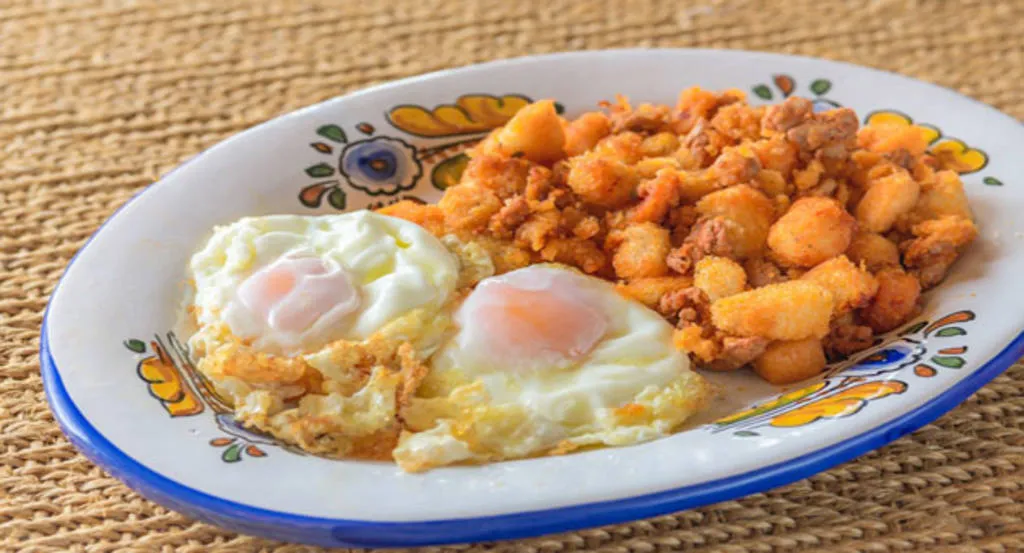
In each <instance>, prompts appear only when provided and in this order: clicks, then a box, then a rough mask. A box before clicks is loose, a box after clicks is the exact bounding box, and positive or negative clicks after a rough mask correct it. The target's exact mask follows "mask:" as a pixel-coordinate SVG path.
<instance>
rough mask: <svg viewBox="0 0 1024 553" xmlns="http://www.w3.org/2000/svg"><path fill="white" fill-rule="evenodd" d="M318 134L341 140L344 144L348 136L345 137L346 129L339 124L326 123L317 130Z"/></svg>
mask: <svg viewBox="0 0 1024 553" xmlns="http://www.w3.org/2000/svg"><path fill="white" fill-rule="evenodd" d="M316 134H319V135H320V136H322V137H324V138H326V139H328V140H333V141H335V142H341V143H342V144H344V143H345V142H346V141H347V140H348V138H346V137H345V131H343V130H341V127H339V126H337V125H324V126H322V127H320V128H319V129H317V130H316Z"/></svg>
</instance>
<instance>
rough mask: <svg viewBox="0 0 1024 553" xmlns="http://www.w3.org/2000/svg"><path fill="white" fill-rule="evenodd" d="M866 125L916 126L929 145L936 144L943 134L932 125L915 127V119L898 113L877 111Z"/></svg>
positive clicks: (869, 117) (870, 116)
mask: <svg viewBox="0 0 1024 553" xmlns="http://www.w3.org/2000/svg"><path fill="white" fill-rule="evenodd" d="M866 123H867V124H868V125H896V126H899V127H910V126H915V127H917V128H918V129H920V130H921V131H920V132H921V136H923V137H924V140H925V142H926V143H927V144H932V143H934V142H935V141H936V140H938V139H939V138H940V137H941V136H942V132H941V131H939V129H937V128H935V127H933V126H931V125H923V124H917V125H914V120H913V119H911V118H910V117H909V116H908V115H904V114H902V113H900V112H898V111H876V112H874V113H872V114H871V115H869V116H868V119H867V121H866Z"/></svg>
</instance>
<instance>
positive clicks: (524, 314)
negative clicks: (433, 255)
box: [457, 275, 608, 367]
mask: <svg viewBox="0 0 1024 553" xmlns="http://www.w3.org/2000/svg"><path fill="white" fill-rule="evenodd" d="M536 276H539V275H536ZM543 277H544V278H543V279H541V280H540V281H537V282H508V281H502V280H501V277H497V278H496V279H494V280H491V281H485V282H483V283H481V284H480V285H479V286H478V287H477V289H476V290H475V291H474V292H473V293H472V294H471V295H470V297H469V298H467V301H466V303H465V304H464V305H463V306H462V308H461V309H460V311H459V314H458V315H457V320H458V322H459V324H460V326H462V328H463V332H466V331H467V330H468V332H466V335H467V336H472V337H473V338H471V341H473V342H477V343H473V344H466V347H469V348H472V349H475V350H477V351H487V352H489V354H491V355H493V356H495V358H496V359H501V360H502V361H503V363H502V364H504V365H507V366H508V365H511V366H514V365H516V360H521V361H523V362H524V365H523V366H526V365H529V366H532V367H535V366H536V365H537V364H538V362H540V363H544V362H550V363H551V364H553V365H558V364H560V362H562V361H565V360H572V361H575V360H578V359H581V358H583V357H585V356H586V355H587V354H589V353H590V351H591V350H593V349H594V346H596V345H597V343H598V342H599V341H600V339H601V337H602V336H604V334H605V331H606V330H607V328H608V322H607V319H606V318H605V315H604V314H603V313H602V312H601V311H599V310H598V309H595V308H594V307H593V306H592V305H590V304H589V303H588V302H587V301H586V298H584V297H582V295H581V294H580V293H579V291H578V289H576V288H575V287H573V286H572V282H571V281H568V279H558V278H553V279H552V278H549V275H543ZM467 327H469V328H467Z"/></svg>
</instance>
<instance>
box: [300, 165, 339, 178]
mask: <svg viewBox="0 0 1024 553" xmlns="http://www.w3.org/2000/svg"><path fill="white" fill-rule="evenodd" d="M306 174H307V175H309V176H311V177H313V178H314V179H320V178H323V177H329V176H331V175H333V174H334V167H332V166H331V165H329V164H327V163H317V164H316V165H314V166H312V167H306Z"/></svg>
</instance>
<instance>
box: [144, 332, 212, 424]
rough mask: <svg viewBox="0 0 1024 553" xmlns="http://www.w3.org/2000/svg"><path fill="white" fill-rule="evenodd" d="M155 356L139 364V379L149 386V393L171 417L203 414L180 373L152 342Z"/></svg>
mask: <svg viewBox="0 0 1024 553" xmlns="http://www.w3.org/2000/svg"><path fill="white" fill-rule="evenodd" d="M152 346H153V350H154V351H156V355H155V356H152V357H147V358H145V359H143V360H142V361H141V362H140V363H139V369H138V372H139V377H141V378H142V380H145V381H146V383H147V384H148V385H149V392H150V393H151V394H152V395H153V397H155V398H157V399H159V400H160V403H161V404H162V405H163V406H164V409H166V410H167V412H168V413H170V414H171V416H172V417H185V416H188V415H195V414H197V413H202V412H203V404H202V402H201V401H199V398H198V397H197V396H196V394H195V392H193V391H192V388H190V387H189V386H188V384H186V383H185V380H184V378H183V377H182V375H181V371H180V370H179V369H178V367H177V366H176V365H175V364H174V362H173V361H172V360H171V358H170V356H169V355H167V352H166V351H165V350H164V348H163V347H161V346H160V344H158V343H156V342H153V343H152Z"/></svg>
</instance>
